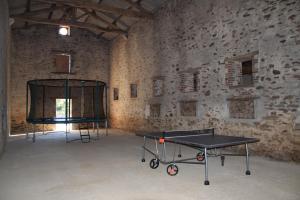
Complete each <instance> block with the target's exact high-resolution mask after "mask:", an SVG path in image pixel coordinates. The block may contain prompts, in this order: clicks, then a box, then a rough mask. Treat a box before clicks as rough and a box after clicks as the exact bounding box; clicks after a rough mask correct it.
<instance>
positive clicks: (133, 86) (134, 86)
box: [130, 84, 137, 98]
mask: <svg viewBox="0 0 300 200" xmlns="http://www.w3.org/2000/svg"><path fill="white" fill-rule="evenodd" d="M130 97H131V98H137V84H130Z"/></svg>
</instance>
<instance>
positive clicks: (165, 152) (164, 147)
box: [163, 142, 167, 161]
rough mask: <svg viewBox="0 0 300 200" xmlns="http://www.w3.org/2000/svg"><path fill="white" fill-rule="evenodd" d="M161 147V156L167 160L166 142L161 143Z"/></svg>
mask: <svg viewBox="0 0 300 200" xmlns="http://www.w3.org/2000/svg"><path fill="white" fill-rule="evenodd" d="M163 149H164V151H163V152H164V157H163V159H164V161H166V160H167V150H166V143H165V142H164V144H163Z"/></svg>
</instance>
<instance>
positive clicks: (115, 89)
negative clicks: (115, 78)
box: [114, 88, 119, 101]
mask: <svg viewBox="0 0 300 200" xmlns="http://www.w3.org/2000/svg"><path fill="white" fill-rule="evenodd" d="M114 100H115V101H116V100H119V88H114Z"/></svg>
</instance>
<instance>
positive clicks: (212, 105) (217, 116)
mask: <svg viewBox="0 0 300 200" xmlns="http://www.w3.org/2000/svg"><path fill="white" fill-rule="evenodd" d="M299 24H300V1H297V0H253V1H246V0H222V1H219V0H203V1H198V0H186V1H179V0H170V1H168V2H167V3H166V4H164V5H163V6H162V8H161V9H160V10H159V11H158V12H157V13H156V14H155V19H154V20H153V21H144V20H142V21H140V22H139V23H137V24H136V25H135V26H133V27H132V28H131V29H130V33H129V37H128V39H125V38H123V37H119V38H118V39H116V40H115V41H114V42H113V44H112V48H111V74H110V77H111V78H110V86H111V87H113V88H118V89H119V99H118V100H115V101H111V103H110V106H111V107H110V108H111V124H112V126H113V127H115V128H123V129H129V130H166V129H167V130H168V129H197V128H208V127H215V128H216V129H217V131H218V132H219V133H222V134H228V135H243V136H250V137H257V138H259V139H260V140H261V141H260V142H259V143H257V144H253V145H250V146H251V150H253V151H254V152H255V153H256V154H262V155H267V156H270V157H274V158H278V159H283V160H300V159H299V156H298V155H299V152H300V151H299V149H300V148H299V142H295V141H299V132H298V133H297V131H296V128H295V127H297V124H296V122H299V103H300V25H299ZM249 57H250V59H251V60H252V62H253V84H252V85H248V86H247V87H245V86H243V85H242V84H241V69H240V65H239V64H237V65H236V66H235V67H232V66H233V64H234V63H236V61H238V62H242V61H247V59H249ZM154 77H164V78H163V84H162V85H163V89H160V90H161V91H163V94H162V95H159V96H154V95H153V87H157V86H153V80H154V79H155V78H154ZM195 77H196V78H195ZM186 79H194V80H186ZM132 83H135V84H137V88H138V92H137V93H138V97H137V98H130V84H132ZM110 95H111V97H112V95H113V94H112V93H111V94H110ZM239 99H240V100H242V101H243V102H242V103H241V102H240V103H238V105H239V109H235V110H229V109H230V102H231V103H232V100H234V101H235V102H236V101H238V100H239ZM245 99H248V102H246V103H245ZM249 100H252V101H249ZM181 102H196V115H195V116H182V114H181V113H182V111H181V109H180V106H181V105H182V103H181ZM151 105H160V111H159V115H160V117H157V113H156V114H151V113H149V112H151V111H155V112H157V109H153V106H151ZM243 106H244V109H243ZM245 106H254V108H248V107H245ZM150 108H151V109H150ZM231 112H240V113H239V114H237V113H235V114H234V115H230V113H231ZM250 112H251V113H250ZM234 116H238V117H237V118H236V117H234ZM297 138H298V139H297Z"/></svg>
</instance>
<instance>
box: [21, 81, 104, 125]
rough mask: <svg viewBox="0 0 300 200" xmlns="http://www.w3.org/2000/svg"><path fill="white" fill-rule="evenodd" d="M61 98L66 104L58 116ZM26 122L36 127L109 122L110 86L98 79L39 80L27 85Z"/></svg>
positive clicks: (29, 82)
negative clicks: (57, 109)
mask: <svg viewBox="0 0 300 200" xmlns="http://www.w3.org/2000/svg"><path fill="white" fill-rule="evenodd" d="M57 99H60V100H63V101H64V102H65V103H64V104H63V107H64V108H62V109H63V110H64V112H63V113H64V115H63V116H61V115H60V116H57V115H56V102H57ZM26 100H27V101H26V121H27V122H28V123H32V124H57V123H64V124H68V123H85V122H98V123H99V122H105V121H106V120H107V86H106V84H105V83H104V82H101V81H96V80H77V79H38V80H30V81H28V82H27V98H26Z"/></svg>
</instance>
